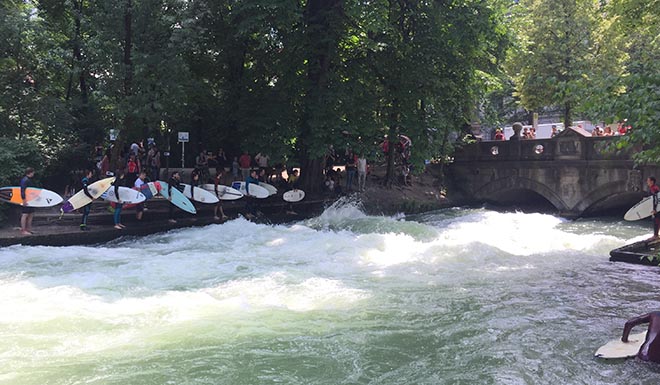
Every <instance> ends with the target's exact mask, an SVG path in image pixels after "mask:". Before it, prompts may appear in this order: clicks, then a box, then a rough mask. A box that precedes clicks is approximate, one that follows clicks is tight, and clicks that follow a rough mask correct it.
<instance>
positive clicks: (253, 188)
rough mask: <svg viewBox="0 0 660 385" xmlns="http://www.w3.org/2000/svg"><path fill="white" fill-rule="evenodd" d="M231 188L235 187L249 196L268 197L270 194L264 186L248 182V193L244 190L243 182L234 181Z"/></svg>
mask: <svg viewBox="0 0 660 385" xmlns="http://www.w3.org/2000/svg"><path fill="white" fill-rule="evenodd" d="M231 187H232V188H235V189H236V190H238V191H240V192H241V193H242V194H243V195H248V196H251V197H255V198H259V199H263V198H268V197H269V196H270V193H269V192H268V190H266V189H265V188H263V187H261V186H259V185H256V184H254V183H250V193H249V194H248V193H247V191H246V190H245V182H234V183H232V184H231Z"/></svg>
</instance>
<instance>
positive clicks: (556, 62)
mask: <svg viewBox="0 0 660 385" xmlns="http://www.w3.org/2000/svg"><path fill="white" fill-rule="evenodd" d="M600 7H601V5H600V1H598V0H577V1H576V0H521V1H520V2H519V3H518V5H516V6H515V7H513V9H512V14H513V15H514V27H515V28H516V38H517V44H516V45H515V50H513V51H512V52H511V53H510V60H509V62H508V70H509V73H510V74H511V76H512V78H513V79H514V82H515V85H516V91H517V93H516V96H518V97H519V98H520V104H521V105H522V106H523V107H525V108H526V109H527V110H540V109H542V108H543V107H546V106H557V107H560V108H561V109H562V110H563V113H564V124H565V125H566V126H569V125H570V124H571V120H572V116H573V115H574V113H575V111H579V110H581V109H582V107H583V104H584V102H585V100H587V99H588V97H589V96H590V89H591V87H592V86H593V82H594V81H597V80H598V79H599V78H601V77H602V76H604V74H607V73H617V72H618V71H619V68H618V66H617V64H618V60H617V56H616V51H615V50H614V49H613V47H612V45H611V44H610V42H609V41H606V40H604V39H603V38H604V37H606V35H604V34H603V33H602V32H603V31H602V28H603V25H605V23H606V22H607V21H606V20H605V19H604V16H605V15H604V13H603V12H602V10H601V9H600Z"/></svg>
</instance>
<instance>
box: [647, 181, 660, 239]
mask: <svg viewBox="0 0 660 385" xmlns="http://www.w3.org/2000/svg"><path fill="white" fill-rule="evenodd" d="M646 185H647V186H649V195H651V196H652V197H653V211H651V219H652V220H653V238H651V239H650V240H651V241H654V240H657V239H658V231H659V230H660V215H657V214H658V213H657V212H656V208H657V207H658V193H659V192H660V187H658V185H657V184H656V181H655V177H654V176H650V177H648V178H646Z"/></svg>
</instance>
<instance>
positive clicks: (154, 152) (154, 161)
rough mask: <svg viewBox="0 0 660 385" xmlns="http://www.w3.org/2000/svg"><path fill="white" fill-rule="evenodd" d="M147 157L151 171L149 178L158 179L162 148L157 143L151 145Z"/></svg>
mask: <svg viewBox="0 0 660 385" xmlns="http://www.w3.org/2000/svg"><path fill="white" fill-rule="evenodd" d="M147 158H148V160H147V163H148V164H149V167H150V171H151V173H150V175H149V179H151V181H152V182H153V181H157V180H158V178H159V174H160V150H159V149H158V146H156V144H153V145H151V149H150V150H149V154H148V155H147Z"/></svg>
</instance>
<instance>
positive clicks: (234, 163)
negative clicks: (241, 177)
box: [231, 157, 239, 180]
mask: <svg viewBox="0 0 660 385" xmlns="http://www.w3.org/2000/svg"><path fill="white" fill-rule="evenodd" d="M238 170H239V164H238V158H236V157H234V160H233V161H232V162H231V175H232V176H233V177H234V180H238Z"/></svg>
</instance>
